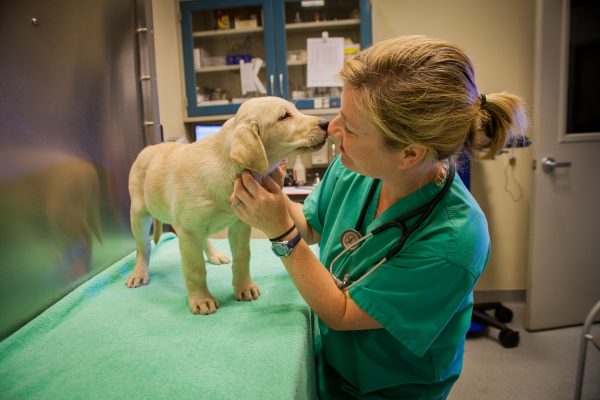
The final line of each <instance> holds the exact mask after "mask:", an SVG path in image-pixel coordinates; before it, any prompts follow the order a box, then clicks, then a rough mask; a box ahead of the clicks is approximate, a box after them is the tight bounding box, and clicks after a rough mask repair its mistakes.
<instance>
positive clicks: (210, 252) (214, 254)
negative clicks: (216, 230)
mask: <svg viewBox="0 0 600 400" xmlns="http://www.w3.org/2000/svg"><path fill="white" fill-rule="evenodd" d="M203 246H204V254H206V257H207V258H208V262H209V263H211V264H215V265H220V264H228V263H230V262H231V259H230V258H229V257H227V256H226V255H225V254H223V253H221V252H220V251H219V250H218V249H217V248H216V247H215V246H214V245H213V244H212V243H211V241H210V240H209V239H206V240H205V241H204V245H203Z"/></svg>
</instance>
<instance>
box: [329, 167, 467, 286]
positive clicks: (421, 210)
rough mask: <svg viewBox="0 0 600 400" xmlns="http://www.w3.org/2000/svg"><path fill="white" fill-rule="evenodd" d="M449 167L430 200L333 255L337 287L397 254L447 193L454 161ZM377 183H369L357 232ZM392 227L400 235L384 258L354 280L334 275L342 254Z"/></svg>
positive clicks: (330, 266)
mask: <svg viewBox="0 0 600 400" xmlns="http://www.w3.org/2000/svg"><path fill="white" fill-rule="evenodd" d="M449 169H450V171H449V174H448V178H446V182H445V184H444V187H443V188H442V190H441V191H440V192H439V193H438V194H437V195H436V196H435V197H434V198H433V199H432V200H431V201H429V202H428V203H426V204H424V205H422V206H420V207H417V208H416V209H414V210H413V211H411V212H409V213H407V214H404V215H402V216H401V217H399V218H397V219H394V220H393V221H390V222H387V223H385V224H383V225H381V226H379V227H377V228H375V229H373V230H372V231H371V232H369V233H367V234H366V235H365V236H362V237H360V238H359V239H358V240H356V241H355V242H353V243H352V245H350V246H349V247H344V250H342V251H341V252H340V253H339V254H338V255H337V256H336V257H334V259H333V260H332V261H331V263H330V264H329V273H330V274H331V276H332V277H333V280H334V281H335V283H336V285H337V286H338V288H340V289H342V290H343V291H346V290H349V289H350V288H351V287H353V286H354V285H356V284H357V283H359V282H361V281H362V280H363V279H365V278H366V277H367V276H369V275H370V274H371V273H373V272H374V271H375V270H376V269H377V268H379V267H380V266H381V265H382V264H383V263H384V262H386V261H387V260H390V259H391V258H392V257H394V256H395V255H397V254H398V253H399V252H400V251H401V250H402V248H403V247H404V244H405V243H406V240H407V239H408V237H409V236H410V235H411V234H413V233H414V232H415V231H416V230H417V229H418V228H419V227H420V226H421V224H422V223H423V222H424V221H425V220H426V219H427V218H428V217H429V216H430V215H431V213H432V212H433V210H434V209H435V207H436V206H437V205H438V204H439V203H440V201H441V200H442V198H444V197H445V196H446V193H448V191H449V190H450V186H452V182H453V181H454V174H455V169H456V168H455V165H454V163H451V164H450V168H449ZM378 183H379V180H378V179H376V180H374V181H373V183H372V184H371V188H370V190H369V194H368V196H367V201H366V202H365V205H363V209H362V210H361V213H360V216H359V218H358V221H357V223H356V231H357V232H358V229H360V227H361V226H362V224H363V221H364V218H365V216H366V210H367V207H368V204H369V203H370V202H371V200H372V198H373V196H374V195H375V189H376V187H377V185H378ZM418 214H421V215H420V216H419V219H418V220H417V221H416V222H415V223H414V224H413V225H412V226H411V227H410V228H407V227H406V222H407V221H408V220H410V219H411V218H414V217H415V216H416V215H418ZM392 227H397V228H400V229H402V236H401V238H400V241H399V242H398V243H396V244H395V245H394V246H392V248H391V249H390V250H389V251H388V252H387V254H386V255H385V257H384V258H382V259H381V260H380V261H379V262H378V263H377V264H375V265H374V266H373V267H371V268H370V269H369V270H368V271H367V272H366V273H364V274H363V275H362V276H361V277H360V278H359V279H357V280H356V281H350V275H349V274H345V275H344V278H343V280H340V279H339V278H338V277H337V276H335V274H334V273H333V266H334V264H335V263H336V262H337V261H338V260H339V259H340V258H341V257H342V256H343V255H344V254H346V253H350V252H353V251H354V250H356V249H357V248H358V247H359V246H360V244H361V243H362V242H364V241H365V240H367V239H368V238H370V237H372V236H375V235H376V234H378V233H380V232H383V231H385V230H386V229H389V228H392ZM342 269H343V268H342Z"/></svg>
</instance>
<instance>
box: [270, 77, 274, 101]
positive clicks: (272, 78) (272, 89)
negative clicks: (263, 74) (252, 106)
mask: <svg viewBox="0 0 600 400" xmlns="http://www.w3.org/2000/svg"><path fill="white" fill-rule="evenodd" d="M269 79H270V80H271V96H275V76H273V74H271V75H269Z"/></svg>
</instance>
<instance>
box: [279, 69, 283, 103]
mask: <svg viewBox="0 0 600 400" xmlns="http://www.w3.org/2000/svg"><path fill="white" fill-rule="evenodd" d="M279 95H280V96H281V97H283V74H279Z"/></svg>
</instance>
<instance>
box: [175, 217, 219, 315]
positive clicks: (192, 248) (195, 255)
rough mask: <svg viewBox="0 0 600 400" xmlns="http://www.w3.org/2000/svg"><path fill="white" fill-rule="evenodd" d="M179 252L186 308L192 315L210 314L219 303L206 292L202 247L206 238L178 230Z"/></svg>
mask: <svg viewBox="0 0 600 400" xmlns="http://www.w3.org/2000/svg"><path fill="white" fill-rule="evenodd" d="M177 236H178V238H179V250H180V252H181V263H182V264H183V275H184V277H185V286H186V288H187V293H188V306H189V307H190V310H191V311H192V313H193V314H212V313H214V312H216V311H217V308H219V302H218V301H217V299H216V298H215V297H213V295H212V294H211V293H210V291H209V290H208V286H207V284H206V266H205V264H204V257H203V256H202V245H203V243H204V242H205V241H206V239H207V237H206V236H204V237H203V236H202V235H200V234H198V233H196V232H192V231H188V230H185V229H181V228H180V229H178V230H177Z"/></svg>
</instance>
